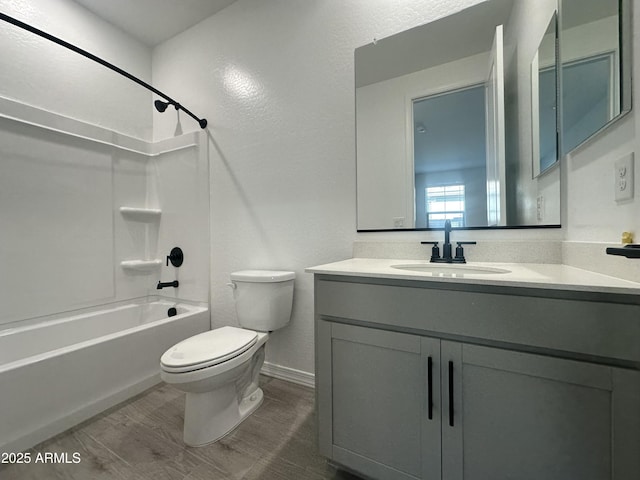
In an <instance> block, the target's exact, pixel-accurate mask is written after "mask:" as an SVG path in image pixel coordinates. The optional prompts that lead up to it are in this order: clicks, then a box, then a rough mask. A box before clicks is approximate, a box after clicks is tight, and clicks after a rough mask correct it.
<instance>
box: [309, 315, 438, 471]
mask: <svg viewBox="0 0 640 480" xmlns="http://www.w3.org/2000/svg"><path fill="white" fill-rule="evenodd" d="M317 333H318V335H319V337H318V347H319V348H320V349H321V350H322V352H320V353H319V355H318V361H319V362H320V366H319V368H321V369H323V371H325V372H326V373H327V374H328V375H327V376H322V377H321V378H320V379H319V380H320V381H322V382H323V383H324V384H323V385H320V386H319V390H318V394H319V395H320V396H321V397H322V398H321V400H320V401H319V405H318V406H319V409H320V410H319V420H320V451H321V453H322V454H324V455H325V456H327V457H329V458H331V459H333V460H334V461H335V462H337V463H340V464H342V465H345V466H348V467H350V468H352V469H353V470H355V471H357V472H360V473H363V474H365V475H367V476H370V477H372V478H385V479H398V480H400V479H402V480H408V479H415V478H440V475H441V474H440V469H441V448H440V443H441V442H440V410H439V408H437V405H439V403H440V402H439V401H436V400H435V399H436V398H439V395H440V374H439V368H438V362H439V358H440V342H439V341H438V340H436V339H433V338H422V337H420V336H417V335H407V334H403V333H397V332H388V331H383V330H378V329H372V328H363V327H357V326H352V325H344V324H340V323H330V322H321V323H320V324H319V325H318V332H317ZM429 366H431V372H432V374H431V385H432V388H433V390H432V392H431V398H432V399H433V403H432V407H431V411H429V410H430V409H429V402H428V400H429V392H428V378H429V372H428V368H429ZM434 407H436V408H434ZM430 413H431V415H430ZM430 416H431V418H429V417H430Z"/></svg>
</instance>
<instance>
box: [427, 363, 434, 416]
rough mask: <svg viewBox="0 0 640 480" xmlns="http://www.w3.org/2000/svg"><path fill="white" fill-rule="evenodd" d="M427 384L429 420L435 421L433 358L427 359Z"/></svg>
mask: <svg viewBox="0 0 640 480" xmlns="http://www.w3.org/2000/svg"><path fill="white" fill-rule="evenodd" d="M427 383H428V390H427V398H428V404H427V408H428V410H429V412H428V413H429V420H433V359H432V358H431V357H429V358H427Z"/></svg>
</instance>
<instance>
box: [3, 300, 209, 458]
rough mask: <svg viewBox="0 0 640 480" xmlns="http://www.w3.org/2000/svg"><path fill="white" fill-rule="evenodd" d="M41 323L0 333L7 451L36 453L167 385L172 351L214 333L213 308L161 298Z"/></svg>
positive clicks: (104, 308) (105, 307)
mask: <svg viewBox="0 0 640 480" xmlns="http://www.w3.org/2000/svg"><path fill="white" fill-rule="evenodd" d="M171 307H175V308H176V310H177V315H175V316H172V317H169V316H168V313H167V312H168V309H169V308H171ZM41 320H42V321H39V322H38V323H37V324H32V325H25V326H20V327H16V328H7V329H5V330H0V452H19V451H21V450H24V449H27V448H29V447H32V446H33V445H35V444H37V443H39V442H41V441H43V440H45V439H47V438H49V437H52V436H54V435H57V434H58V433H60V432H63V431H64V430H67V429H68V428H70V427H72V426H74V425H76V424H78V423H80V422H82V421H83V420H86V419H87V418H90V417H92V416H93V415H96V414H97V413H100V412H102V411H103V410H105V409H107V408H109V407H111V406H113V405H116V404H117V403H119V402H122V401H124V400H126V399H128V398H130V397H132V396H134V395H136V394H138V393H140V392H142V391H144V390H145V389H147V388H149V387H151V386H153V385H155V384H156V383H159V382H160V356H161V355H162V354H163V353H164V351H165V350H167V349H168V348H169V347H170V346H172V345H173V344H175V343H177V342H179V341H180V340H183V339H185V338H187V337H190V336H192V335H195V334H197V333H200V332H204V331H206V330H209V328H210V322H209V310H208V308H207V307H206V306H196V305H191V304H187V303H176V302H170V301H166V300H162V299H157V298H150V299H145V300H138V301H132V302H129V303H127V304H115V305H111V306H104V307H100V308H99V309H93V310H89V311H87V310H85V311H82V312H73V314H69V315H68V316H67V317H65V318H60V317H59V316H58V317H56V318H50V319H41Z"/></svg>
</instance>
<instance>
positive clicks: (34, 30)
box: [0, 12, 207, 128]
mask: <svg viewBox="0 0 640 480" xmlns="http://www.w3.org/2000/svg"><path fill="white" fill-rule="evenodd" d="M0 20H4V21H5V22H7V23H10V24H12V25H15V26H16V27H19V28H22V29H23V30H26V31H28V32H31V33H34V34H36V35H38V36H40V37H42V38H45V39H47V40H49V41H51V42H53V43H57V44H58V45H60V46H62V47H65V48H68V49H69V50H71V51H73V52H76V53H78V54H80V55H82V56H83V57H86V58H88V59H90V60H93V61H94V62H96V63H99V64H100V65H102V66H104V67H107V68H109V69H111V70H113V71H114V72H116V73H119V74H120V75H122V76H123V77H126V78H128V79H129V80H131V81H133V82H135V83H137V84H138V85H141V86H143V87H144V88H146V89H147V90H151V91H152V92H153V93H155V94H156V95H158V96H160V97H162V98H164V99H165V100H166V102H163V101H161V100H156V101H155V102H154V104H155V107H156V110H158V111H159V112H164V111H165V110H166V109H167V107H168V106H169V105H173V106H174V107H175V108H176V110H182V111H183V112H184V113H186V114H187V115H189V116H190V117H191V118H193V119H194V120H195V121H196V122H198V124H199V125H200V128H206V127H207V119H206V118H198V117H196V116H195V115H194V114H193V113H191V112H190V111H189V109H187V108H185V107H183V106H182V105H181V104H180V103H178V102H177V101H175V100H174V99H173V98H171V97H169V96H168V95H165V94H164V93H162V92H161V91H160V90H158V89H157V88H154V87H152V86H151V85H149V84H148V83H146V82H144V81H142V80H140V79H139V78H138V77H134V76H133V75H131V74H130V73H129V72H126V71H125V70H122V69H121V68H120V67H116V66H115V65H114V64H112V63H109V62H107V61H106V60H104V59H102V58H100V57H98V56H96V55H94V54H93V53H90V52H87V51H86V50H83V49H82V48H80V47H77V46H76V45H74V44H72V43H69V42H66V41H64V40H62V39H61V38H58V37H54V36H53V35H51V34H49V33H47V32H44V31H42V30H39V29H37V28H35V27H33V26H31V25H29V24H28V23H24V22H22V21H20V20H18V19H16V18H13V17H10V16H9V15H6V14H4V13H2V12H0ZM159 105H162V106H159Z"/></svg>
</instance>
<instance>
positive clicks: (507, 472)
mask: <svg viewBox="0 0 640 480" xmlns="http://www.w3.org/2000/svg"><path fill="white" fill-rule="evenodd" d="M441 352H442V354H441V355H442V356H441V358H442V364H444V365H448V364H449V362H452V363H451V364H452V365H453V370H452V377H453V416H452V418H451V419H452V420H453V422H451V423H453V427H452V426H451V425H450V422H449V420H450V419H449V412H448V411H447V412H446V414H445V417H446V418H445V419H444V421H443V425H442V449H443V452H444V455H443V457H442V458H443V467H442V468H443V476H442V478H445V479H447V480H453V479H455V480H462V479H465V480H470V479H498V478H501V479H545V480H566V479H580V480H603V479H633V478H638V472H639V471H638V463H637V457H638V455H640V451H637V450H636V449H637V447H638V437H639V436H640V430H639V427H640V423H639V421H638V419H639V416H640V405H639V404H638V401H639V400H640V395H638V391H639V390H640V375H639V374H638V372H635V371H629V370H626V369H620V368H611V367H608V366H603V365H597V364H592V363H587V362H577V361H573V360H567V359H562V358H553V357H548V356H542V355H533V354H529V353H522V352H514V351H509V350H503V349H498V348H490V347H483V346H476V345H469V344H465V343H457V342H448V341H443V342H442V347H441ZM443 380H444V381H443V385H444V387H443V391H444V392H446V395H444V396H443V399H445V401H444V408H445V409H447V410H448V404H449V399H448V392H449V381H450V377H449V374H448V372H447V375H446V376H443ZM634 472H635V473H634Z"/></svg>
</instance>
